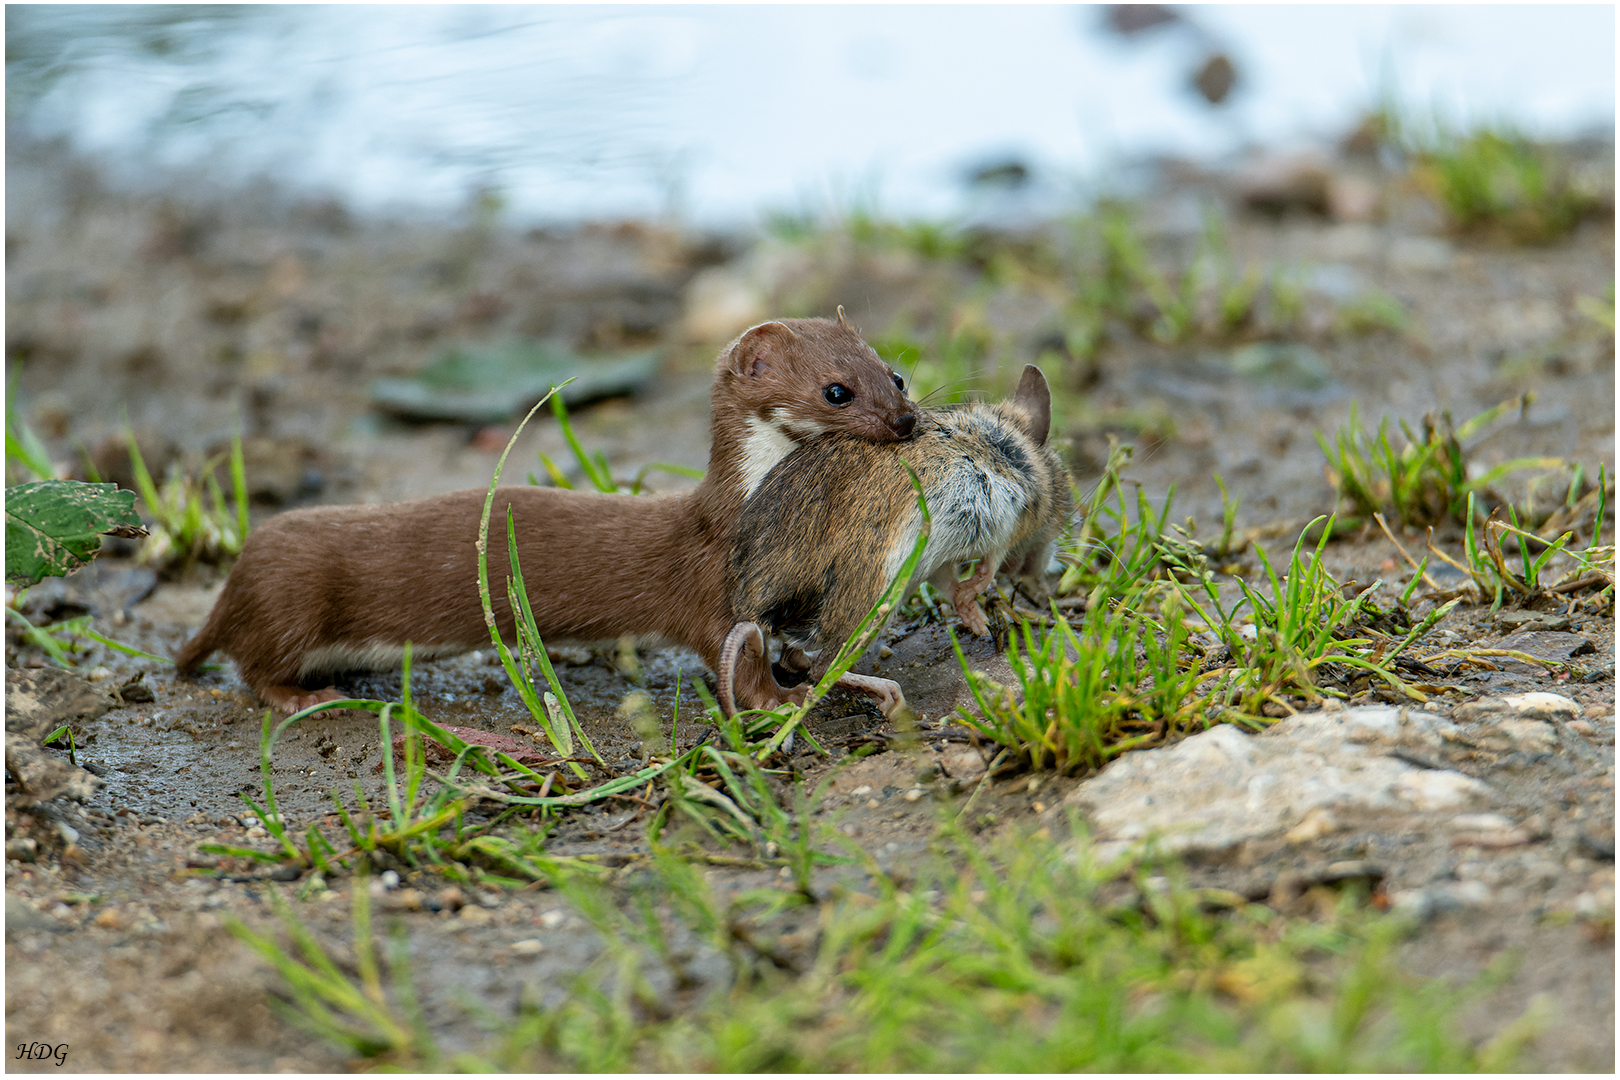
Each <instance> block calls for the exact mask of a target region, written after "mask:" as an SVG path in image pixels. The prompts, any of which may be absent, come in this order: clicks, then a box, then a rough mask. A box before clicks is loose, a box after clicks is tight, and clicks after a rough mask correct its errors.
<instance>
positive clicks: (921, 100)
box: [6, 5, 1614, 227]
mask: <svg viewBox="0 0 1620 1080" xmlns="http://www.w3.org/2000/svg"><path fill="white" fill-rule="evenodd" d="M1124 10H1125V13H1124V14H1123V15H1122V14H1121V13H1120V11H1121V9H1112V10H1111V9H1106V8H1102V7H1071V6H1024V7H1003V6H993V7H992V6H965V7H921V6H908V7H897V6H890V7H864V6H837V7H769V6H759V7H756V6H736V7H676V6H658V7H646V6H644V7H607V6H602V7H564V6H556V7H520V6H501V7H486V6H184V7H181V6H75V5H59V6H57V5H8V6H7V8H6V90H7V95H6V97H7V105H6V108H7V126H8V137H10V138H11V139H13V140H16V139H30V140H32V139H59V140H64V141H65V142H66V143H67V144H68V145H69V147H70V148H71V149H72V150H74V151H75V152H77V153H80V154H83V155H86V156H88V157H90V158H92V159H95V160H97V161H99V162H100V163H101V164H102V165H103V167H104V168H106V169H107V170H108V171H109V173H110V175H111V176H112V177H113V178H115V179H121V180H122V181H124V182H126V183H129V184H135V185H140V184H142V183H146V184H155V183H163V182H166V178H167V177H170V176H173V175H175V174H176V173H184V174H186V175H189V176H193V177H195V176H198V175H202V176H205V177H207V178H209V179H213V180H218V181H220V182H226V183H235V182H240V181H241V180H244V179H247V178H251V177H269V178H271V179H273V180H275V181H277V182H278V183H279V184H281V185H283V186H285V187H287V188H290V189H292V190H294V191H297V192H301V193H311V194H320V195H329V196H333V197H336V198H338V199H340V200H342V201H343V202H344V203H346V204H347V205H348V206H349V207H350V208H351V209H353V210H355V211H358V212H361V213H367V212H382V211H385V212H389V213H401V212H426V213H429V214H437V213H443V212H445V211H448V210H451V209H454V208H456V207H459V206H464V205H466V204H467V202H468V199H469V196H470V195H471V194H472V193H476V192H480V191H482V192H498V193H499V195H500V196H501V199H502V201H503V204H504V207H505V211H506V213H507V214H508V215H510V219H514V220H519V221H532V222H544V221H566V220H578V219H584V218H635V217H639V218H660V219H664V220H671V221H681V222H685V223H688V224H696V225H704V226H720V227H728V226H730V227H734V226H740V225H741V226H746V225H748V224H750V223H752V222H755V221H757V220H758V219H759V217H760V216H761V215H762V214H764V213H768V212H791V213H805V212H809V213H824V212H827V211H829V210H833V211H836V210H838V209H840V208H847V207H849V206H851V205H860V206H864V207H866V208H868V209H874V210H880V211H881V212H883V213H885V214H889V215H896V216H903V217H945V216H952V215H962V214H966V213H972V212H973V211H974V201H975V199H981V200H982V199H983V198H985V197H986V196H985V195H984V189H985V186H986V185H984V184H980V185H978V186H977V187H975V185H974V184H972V183H971V182H970V179H971V178H972V177H973V176H974V175H975V174H978V175H980V176H981V177H982V176H983V175H985V174H986V172H987V171H988V175H990V176H992V177H993V176H995V175H998V174H997V170H996V167H997V166H998V165H999V166H1002V167H1003V169H1004V170H1005V169H1007V168H1011V169H1012V170H1013V171H1014V174H1015V175H1017V176H1018V177H1019V178H1020V179H1026V178H1027V179H1028V180H1030V181H1031V182H1029V183H1025V184H1021V185H1019V188H1020V191H1021V195H1020V197H1021V198H1023V199H1024V200H1026V201H1029V200H1034V201H1035V202H1037V203H1042V202H1044V203H1045V204H1047V205H1054V204H1061V203H1064V202H1067V201H1072V200H1073V199H1074V198H1075V197H1076V195H1077V194H1095V193H1097V192H1099V191H1104V190H1109V189H1117V188H1119V187H1121V186H1129V185H1130V183H1131V182H1132V177H1133V176H1134V175H1136V173H1135V172H1133V169H1132V166H1134V165H1137V164H1140V163H1141V162H1144V161H1149V160H1152V159H1153V158H1155V157H1158V156H1165V155H1170V156H1175V157H1181V158H1190V159H1194V160H1200V161H1206V162H1208V161H1218V160H1221V159H1226V158H1231V157H1233V156H1235V155H1238V154H1240V153H1242V152H1243V151H1244V150H1245V149H1246V148H1252V147H1253V146H1255V145H1267V146H1275V145H1288V144H1290V143H1298V142H1305V141H1310V140H1313V139H1331V138H1333V137H1336V136H1338V135H1341V134H1342V133H1343V132H1344V131H1345V130H1347V129H1348V128H1349V127H1351V126H1353V125H1354V122H1355V120H1356V118H1357V117H1358V116H1359V115H1361V114H1363V113H1366V112H1368V111H1370V110H1372V109H1375V108H1377V107H1378V106H1379V105H1380V104H1381V103H1386V102H1389V101H1398V102H1399V103H1400V105H1401V106H1402V107H1403V108H1405V109H1407V110H1408V111H1409V112H1410V113H1412V114H1413V115H1415V116H1419V117H1422V118H1424V119H1426V120H1435V119H1438V120H1439V121H1441V122H1444V123H1447V124H1450V125H1453V126H1456V127H1467V126H1470V125H1474V124H1479V123H1486V122H1488V123H1492V124H1497V125H1507V126H1512V127H1514V128H1517V129H1518V130H1521V131H1523V132H1524V133H1526V134H1529V135H1532V136H1534V137H1538V138H1565V137H1571V136H1579V135H1586V134H1605V135H1606V136H1607V137H1612V131H1613V126H1614V9H1613V7H1612V6H1607V5H1597V6H1562V7H1555V6H1543V5H1534V6H1453V7H1403V6H1364V7H1325V6H1300V7H1242V6H1228V5H1215V6H1208V7H1196V8H1187V9H1180V14H1179V16H1178V15H1176V14H1175V13H1174V12H1172V11H1166V10H1165V9H1157V8H1152V7H1148V6H1142V7H1136V8H1131V9H1124ZM1133 13H1134V14H1133ZM1216 57H1224V58H1226V59H1227V60H1228V61H1229V62H1230V66H1229V67H1227V68H1226V69H1225V70H1224V71H1223V70H1222V69H1221V67H1220V64H1219V63H1217V64H1215V65H1214V67H1213V68H1211V66H1210V61H1211V60H1212V59H1213V58H1216ZM1200 71H1202V72H1203V74H1204V76H1205V79H1206V80H1209V79H1211V78H1212V79H1213V85H1210V84H1209V83H1208V82H1207V81H1206V82H1205V85H1204V87H1203V90H1202V92H1201V91H1200V89H1199V88H1198V87H1196V86H1195V85H1194V83H1193V75H1194V73H1195V72H1200ZM1223 77H1224V78H1225V82H1224V83H1223ZM1211 96H1216V97H1220V98H1221V100H1220V102H1219V104H1212V103H1211V102H1210V101H1209V100H1207V99H1208V98H1209V97H1211ZM991 186H993V185H991Z"/></svg>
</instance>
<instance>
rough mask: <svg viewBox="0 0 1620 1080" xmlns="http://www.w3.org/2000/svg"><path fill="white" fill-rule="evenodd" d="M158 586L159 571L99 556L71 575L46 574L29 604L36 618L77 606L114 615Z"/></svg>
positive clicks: (57, 613)
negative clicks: (53, 576)
mask: <svg viewBox="0 0 1620 1080" xmlns="http://www.w3.org/2000/svg"><path fill="white" fill-rule="evenodd" d="M156 586H157V572H156V571H155V570H153V569H152V568H151V567H149V566H134V565H131V564H129V563H124V562H119V561H117V560H114V559H98V560H96V561H95V562H93V563H91V564H90V565H89V566H86V567H85V568H84V569H83V570H80V571H79V572H78V573H76V574H72V575H70V576H68V577H57V578H46V579H45V580H44V581H41V582H40V583H39V584H38V585H35V586H34V587H33V588H31V589H29V590H28V597H27V601H26V606H27V609H28V613H29V615H30V617H32V618H35V620H36V621H39V620H41V619H51V618H55V617H57V616H58V615H62V614H67V613H71V612H72V611H75V610H83V611H88V612H90V614H92V615H111V614H113V613H114V612H118V611H124V610H126V609H128V608H129V607H131V606H132V605H134V604H138V603H140V602H141V601H142V600H144V599H146V597H147V596H148V595H150V594H151V592H152V590H153V589H154V588H155V587H156Z"/></svg>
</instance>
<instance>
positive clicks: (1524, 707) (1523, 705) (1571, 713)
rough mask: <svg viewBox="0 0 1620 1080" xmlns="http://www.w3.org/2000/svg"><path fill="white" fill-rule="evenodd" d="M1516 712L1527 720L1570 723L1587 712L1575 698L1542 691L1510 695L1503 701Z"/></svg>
mask: <svg viewBox="0 0 1620 1080" xmlns="http://www.w3.org/2000/svg"><path fill="white" fill-rule="evenodd" d="M1502 700H1503V701H1504V702H1505V703H1506V704H1507V705H1508V706H1509V707H1511V708H1512V709H1513V711H1514V712H1516V713H1518V714H1519V715H1520V716H1522V717H1524V718H1525V719H1526V720H1555V721H1562V722H1564V723H1566V724H1567V723H1569V722H1570V721H1571V720H1579V719H1580V718H1581V717H1582V716H1583V715H1584V714H1585V710H1584V709H1582V708H1581V704H1580V702H1578V701H1576V700H1575V699H1574V698H1567V697H1565V696H1564V695H1562V694H1548V693H1544V692H1541V691H1537V692H1535V693H1530V694H1509V695H1508V696H1507V697H1504V698H1503V699H1502Z"/></svg>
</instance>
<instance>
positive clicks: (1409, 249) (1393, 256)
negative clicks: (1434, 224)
mask: <svg viewBox="0 0 1620 1080" xmlns="http://www.w3.org/2000/svg"><path fill="white" fill-rule="evenodd" d="M1453 261H1454V260H1453V256H1452V252H1451V245H1450V244H1448V243H1446V242H1445V241H1444V240H1441V239H1439V238H1437V237H1432V236H1402V237H1397V238H1396V239H1395V241H1394V242H1393V243H1391V244H1390V245H1389V265H1390V268H1391V269H1394V270H1406V271H1412V272H1417V273H1427V274H1441V273H1445V272H1446V271H1447V270H1450V269H1451V265H1452V262H1453Z"/></svg>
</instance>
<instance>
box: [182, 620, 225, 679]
mask: <svg viewBox="0 0 1620 1080" xmlns="http://www.w3.org/2000/svg"><path fill="white" fill-rule="evenodd" d="M217 648H219V633H218V630H217V628H216V627H215V626H214V616H213V614H212V613H211V612H210V613H209V616H208V621H207V622H205V623H203V628H202V629H201V630H199V631H197V632H196V633H195V634H193V635H192V637H191V640H190V641H188V642H186V643H185V644H184V645H182V646H180V651H179V652H177V653H175V654H174V666H175V670H177V671H191V670H194V669H195V668H196V666H197V665H198V664H200V663H202V662H203V661H204V660H206V659H208V654H209V653H211V652H213V651H214V650H215V649H217Z"/></svg>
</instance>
